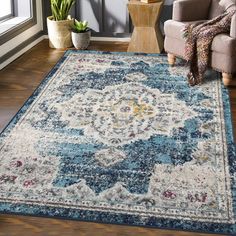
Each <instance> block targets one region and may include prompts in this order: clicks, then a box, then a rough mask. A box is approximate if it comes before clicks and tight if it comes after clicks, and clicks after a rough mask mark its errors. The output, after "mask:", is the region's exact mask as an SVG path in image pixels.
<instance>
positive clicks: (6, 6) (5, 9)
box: [0, 0, 13, 21]
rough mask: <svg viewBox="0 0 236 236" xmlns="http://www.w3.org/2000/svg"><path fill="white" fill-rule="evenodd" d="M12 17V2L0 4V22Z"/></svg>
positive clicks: (6, 0)
mask: <svg viewBox="0 0 236 236" xmlns="http://www.w3.org/2000/svg"><path fill="white" fill-rule="evenodd" d="M12 16H13V0H4V1H3V2H1V8H0V21H1V20H5V19H7V18H10V17H12Z"/></svg>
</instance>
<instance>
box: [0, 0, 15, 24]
mask: <svg viewBox="0 0 236 236" xmlns="http://www.w3.org/2000/svg"><path fill="white" fill-rule="evenodd" d="M10 3H11V13H10V14H8V15H5V16H2V17H0V22H2V21H5V20H8V19H10V18H12V17H14V0H10Z"/></svg>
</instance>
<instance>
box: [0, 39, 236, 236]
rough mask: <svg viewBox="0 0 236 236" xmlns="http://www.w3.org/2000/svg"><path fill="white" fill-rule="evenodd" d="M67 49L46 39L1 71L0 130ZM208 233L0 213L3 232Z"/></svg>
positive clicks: (24, 235)
mask: <svg viewBox="0 0 236 236" xmlns="http://www.w3.org/2000/svg"><path fill="white" fill-rule="evenodd" d="M127 46H128V45H127V43H114V42H113V43H111V42H110V43H107V42H106V43H104V42H92V43H91V46H90V48H89V49H90V50H103V51H126V50H127ZM63 53H64V51H63V50H55V49H49V47H48V41H47V40H44V41H42V42H41V43H39V44H38V45H37V46H35V47H34V48H32V49H31V50H30V51H28V52H27V53H25V54H24V55H23V56H21V57H20V58H19V59H17V60H16V61H14V62H13V63H11V64H10V65H9V66H7V67H6V68H5V69H3V70H2V71H0V131H1V130H3V128H4V127H5V126H6V125H7V123H8V122H9V121H10V120H11V118H12V117H13V116H14V115H15V114H16V112H17V111H18V110H19V109H20V107H21V106H22V105H23V104H24V102H25V101H26V100H27V98H28V97H29V96H30V95H31V94H32V92H33V91H34V90H35V88H36V87H37V86H38V85H39V83H40V82H41V81H42V79H43V78H44V77H45V76H46V75H47V73H48V72H49V71H50V69H51V68H52V67H53V66H54V65H55V63H56V62H57V61H58V59H59V58H60V57H61V56H62V54H63ZM230 99H231V107H232V116H233V125H234V135H235V137H236V87H235V88H234V87H232V88H230ZM2 235H4V236H13V235H17V236H28V235H36V236H37V235H40V236H47V235H66V236H72V235H73V236H75V235H76V236H77V235H79V236H80V235H81V236H82V235H83V236H90V235H91V236H100V235H102V236H108V235H109V236H113V235H114V236H128V235H129V236H144V235H145V236H154V235H155V236H157V235H158V236H174V235H175V236H207V235H208V236H209V234H199V233H192V232H191V233H190V232H180V231H178V232H177V231H170V230H158V229H150V228H142V227H132V226H118V225H107V224H97V223H86V222H79V221H67V220H57V219H47V218H37V217H29V216H27V217H24V216H13V215H0V236H2Z"/></svg>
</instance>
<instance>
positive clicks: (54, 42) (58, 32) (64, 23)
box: [47, 16, 74, 48]
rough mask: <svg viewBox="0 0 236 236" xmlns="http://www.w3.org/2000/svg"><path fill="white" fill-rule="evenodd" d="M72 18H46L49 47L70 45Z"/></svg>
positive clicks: (66, 46)
mask: <svg viewBox="0 0 236 236" xmlns="http://www.w3.org/2000/svg"><path fill="white" fill-rule="evenodd" d="M73 23H74V20H73V19H71V20H61V21H55V20H53V18H52V16H49V17H48V18H47V27H48V37H49V47H51V48H69V47H72V45H73V44H72V40H71V28H72V25H73Z"/></svg>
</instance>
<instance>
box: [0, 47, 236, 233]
mask: <svg viewBox="0 0 236 236" xmlns="http://www.w3.org/2000/svg"><path fill="white" fill-rule="evenodd" d="M186 72H187V71H186V68H185V67H184V66H183V65H182V64H181V61H179V62H178V64H177V66H175V67H169V66H168V64H167V60H166V57H165V56H161V55H145V54H126V53H123V54H122V53H102V52H90V51H88V52H84V53H81V52H77V51H67V52H66V53H65V55H64V56H63V58H62V59H61V60H60V62H59V63H58V64H57V65H56V66H55V68H54V69H53V70H52V71H51V72H50V74H49V75H48V76H47V77H46V78H45V80H44V81H43V82H42V84H41V85H40V86H39V88H38V89H37V90H36V91H35V93H34V94H33V95H32V96H31V97H30V98H29V100H28V101H27V102H26V104H25V105H24V106H23V107H22V109H21V110H20V111H19V112H18V114H17V115H16V116H15V117H14V119H13V120H12V121H11V122H10V123H9V125H8V126H7V128H6V129H5V130H4V132H2V134H1V137H0V212H2V213H15V214H26V215H37V216H46V217H62V218H65V219H78V220H86V221H95V222H104V223H116V224H131V225H141V226H151V227H160V228H170V229H178V230H195V231H202V232H212V233H229V234H230V233H236V226H235V213H236V206H235V180H236V175H235V172H236V162H235V161H236V160H235V158H236V156H235V145H234V140H233V132H232V124H231V114H230V104H229V98H228V92H227V90H226V89H225V88H224V87H223V86H222V84H221V82H220V80H219V79H217V74H212V75H211V77H212V78H213V79H211V80H210V79H209V80H208V81H207V82H206V83H204V84H202V85H201V86H197V87H194V88H192V87H189V86H188V84H187V82H186V79H185V78H186Z"/></svg>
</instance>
